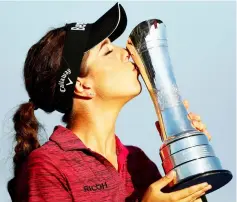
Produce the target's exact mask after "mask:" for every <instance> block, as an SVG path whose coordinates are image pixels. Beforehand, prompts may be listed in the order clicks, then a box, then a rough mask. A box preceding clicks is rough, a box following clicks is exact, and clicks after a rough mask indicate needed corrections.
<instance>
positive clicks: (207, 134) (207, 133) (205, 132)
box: [203, 129, 211, 141]
mask: <svg viewBox="0 0 237 202" xmlns="http://www.w3.org/2000/svg"><path fill="white" fill-rule="evenodd" d="M203 133H204V134H205V135H206V136H207V138H208V140H209V141H210V140H211V135H210V133H209V132H208V131H207V130H206V129H204V130H203Z"/></svg>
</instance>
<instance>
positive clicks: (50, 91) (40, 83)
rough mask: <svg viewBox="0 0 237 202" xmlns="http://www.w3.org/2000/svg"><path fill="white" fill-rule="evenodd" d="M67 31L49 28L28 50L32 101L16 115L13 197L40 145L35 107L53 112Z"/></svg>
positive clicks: (27, 80)
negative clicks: (21, 174)
mask: <svg viewBox="0 0 237 202" xmlns="http://www.w3.org/2000/svg"><path fill="white" fill-rule="evenodd" d="M65 36H66V31H65V30H64V27H60V28H56V29H52V30H50V31H48V32H47V33H46V34H45V36H43V37H42V38H41V39H40V40H39V41H38V42H37V43H35V44H34V45H33V46H32V47H31V48H30V49H29V51H28V53H27V57H26V60H25V63H24V69H23V73H24V81H25V88H26V90H27V93H28V95H29V97H30V98H31V100H32V101H31V102H26V103H24V104H21V105H20V106H19V108H18V109H17V111H16V113H15V114H14V117H13V123H14V129H15V139H16V146H15V155H14V157H13V163H14V177H13V178H12V179H11V180H10V181H9V182H8V192H9V194H10V196H11V199H12V201H14V202H15V201H20V199H19V198H18V196H17V195H16V189H15V188H16V179H17V176H18V173H19V172H20V169H21V165H22V164H23V162H24V161H25V160H26V158H27V157H28V155H29V154H30V153H31V152H32V151H33V150H35V149H37V148H39V147H40V143H39V140H38V137H37V133H38V130H39V126H40V124H39V123H38V121H37V119H36V117H35V114H34V108H35V107H36V106H37V107H39V108H41V109H42V110H44V111H45V112H47V113H50V112H53V111H54V107H53V102H54V99H53V98H54V92H55V87H56V74H57V70H58V69H59V68H60V62H61V57H62V51H63V46H64V40H65ZM69 117H70V112H67V113H65V115H64V117H63V121H64V122H68V120H69Z"/></svg>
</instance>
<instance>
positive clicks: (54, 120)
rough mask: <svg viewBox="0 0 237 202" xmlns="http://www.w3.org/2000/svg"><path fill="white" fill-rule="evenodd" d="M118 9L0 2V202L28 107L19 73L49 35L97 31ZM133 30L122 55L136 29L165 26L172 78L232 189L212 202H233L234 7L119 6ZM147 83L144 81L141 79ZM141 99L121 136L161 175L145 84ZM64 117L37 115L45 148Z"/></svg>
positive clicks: (5, 201) (123, 117)
mask: <svg viewBox="0 0 237 202" xmlns="http://www.w3.org/2000/svg"><path fill="white" fill-rule="evenodd" d="M115 3H116V1H103V2H101V1H93V2H91V1H88V2H85V1H84V2H83V1H81V2H66V1H58V2H53V1H52V2H43V1H42V2H33V1H32V2H30V1H27V2H19V1H16V2H0V26H1V37H0V56H1V60H0V71H1V73H0V92H1V100H0V121H1V122H0V123H1V127H0V128H1V132H0V196H1V197H0V201H1V202H10V197H9V195H8V192H7V189H6V185H7V182H8V180H9V179H11V177H12V170H13V167H12V155H13V154H14V153H13V147H14V144H15V142H14V130H13V125H12V116H13V114H14V112H15V110H16V109H17V107H18V105H19V104H21V103H23V102H26V101H28V99H29V98H28V95H27V93H26V91H25V88H24V82H23V76H22V68H23V64H24V60H25V57H26V53H27V51H28V49H29V48H30V47H31V46H32V45H33V43H35V42H37V41H38V40H39V39H40V38H41V37H42V36H43V35H44V34H45V33H46V32H47V31H49V30H50V29H51V28H54V27H57V26H62V25H64V24H65V23H67V22H85V23H92V22H94V21H95V20H96V19H97V18H98V17H100V16H101V15H102V14H104V13H105V12H106V11H107V10H108V9H109V8H110V7H112V6H113V5H114V4H115ZM120 3H121V4H122V5H123V6H124V8H125V10H126V12H127V16H128V25H127V29H126V31H125V32H124V34H123V35H122V36H121V37H120V38H119V39H118V40H117V41H115V42H114V43H115V44H116V45H119V46H123V47H125V44H126V40H127V38H128V36H129V34H130V32H131V31H132V29H133V28H134V27H135V26H136V25H137V24H138V23H140V22H141V21H143V20H147V19H150V18H158V19H161V20H162V21H163V22H164V23H165V24H166V26H167V33H168V44H169V52H170V56H171V60H172V64H173V68H174V69H173V71H174V73H175V76H176V80H177V84H178V87H179V90H180V92H181V95H182V97H183V99H187V100H188V101H189V104H190V111H191V112H194V113H197V114H199V115H200V116H201V118H202V121H203V123H205V124H206V125H207V129H208V131H209V132H210V134H211V135H212V140H211V145H212V147H213V148H214V151H215V153H216V156H217V157H219V159H220V160H221V163H222V165H223V168H225V169H228V170H230V171H231V172H232V174H233V176H234V177H233V179H232V181H231V182H230V183H229V184H227V185H226V186H224V187H222V188H221V189H219V190H217V191H215V192H213V193H211V194H209V195H207V198H208V201H210V202H223V201H226V202H234V201H236V199H235V192H236V167H235V165H236V136H235V134H236V130H235V123H236V116H235V112H236V95H235V93H236V89H235V88H236V85H235V76H236V72H235V71H236V68H235V67H236V60H235V59H236V19H235V15H236V5H235V2H233V1H232V2H205V1H200V2H187V1H186V2H178V1H176V2H173V1H172V2H168V1H166V2H159V1H157V2H155V1H153V2H152V1H151V2H145V1H138V2H137V1H120ZM140 80H141V81H142V79H140ZM118 85H119V84H118ZM142 85H143V91H142V93H141V94H140V95H139V96H138V97H136V98H135V99H133V100H132V101H130V102H129V103H128V104H127V105H126V106H125V107H124V108H123V110H122V111H121V113H120V115H119V118H118V121H117V126H116V134H117V135H118V136H119V137H120V139H121V140H122V142H123V143H124V144H129V145H136V146H139V147H140V148H142V149H143V150H144V151H145V153H146V154H147V155H148V157H149V158H150V159H151V160H153V161H154V162H155V163H156V165H157V166H158V168H159V170H160V172H161V173H162V175H163V174H164V172H163V169H162V166H161V160H160V156H159V148H160V146H161V144H162V142H161V139H160V136H159V134H158V132H157V130H156V128H155V121H156V120H157V117H156V114H155V110H154V107H153V103H152V101H151V99H150V96H149V93H148V91H147V90H146V88H145V86H144V84H143V81H142ZM61 116H62V115H61V114H60V113H58V112H54V113H52V114H46V113H44V112H43V111H42V110H37V111H36V117H37V118H38V120H39V121H40V123H41V124H43V125H44V129H45V130H42V131H41V132H40V134H39V136H40V140H41V143H44V142H45V141H46V140H47V139H48V138H49V136H50V135H51V133H52V130H53V128H54V126H55V125H58V124H62V122H61Z"/></svg>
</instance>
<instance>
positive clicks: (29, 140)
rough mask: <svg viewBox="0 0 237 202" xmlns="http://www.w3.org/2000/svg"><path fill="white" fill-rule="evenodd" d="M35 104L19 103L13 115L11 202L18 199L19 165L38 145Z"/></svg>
mask: <svg viewBox="0 0 237 202" xmlns="http://www.w3.org/2000/svg"><path fill="white" fill-rule="evenodd" d="M34 110H35V106H34V104H33V103H32V102H27V103H24V104H22V105H20V107H19V109H18V110H17V111H16V113H15V115H14V117H13V123H14V128H15V132H16V133H15V140H16V146H15V155H14V157H13V163H14V177H13V178H12V179H11V180H10V181H9V182H8V186H7V189H8V192H9V194H10V196H11V199H12V201H13V202H16V201H19V200H18V197H17V193H16V190H15V188H16V178H17V176H18V173H19V172H20V168H21V165H22V164H23V163H24V162H25V160H26V158H27V157H28V156H29V154H30V153H31V152H32V151H33V150H35V149H37V148H39V147H40V143H39V140H38V138H37V133H38V128H39V123H38V121H37V119H36V117H35V114H34Z"/></svg>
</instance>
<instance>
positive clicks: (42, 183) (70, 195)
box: [19, 126, 161, 202]
mask: <svg viewBox="0 0 237 202" xmlns="http://www.w3.org/2000/svg"><path fill="white" fill-rule="evenodd" d="M115 138H116V153H117V159H118V171H117V170H116V169H115V168H114V166H113V165H112V164H111V163H110V162H109V161H108V160H107V159H106V158H104V157H103V156H102V155H100V154H98V153H96V152H94V151H92V150H91V149H90V148H88V147H86V146H85V145H84V144H83V142H82V141H81V140H80V139H79V138H78V137H77V136H76V135H75V134H74V133H72V131H71V130H69V129H67V128H65V127H63V126H56V127H55V129H54V132H53V134H52V135H51V136H50V138H49V141H47V142H46V143H45V144H44V145H43V146H41V147H40V148H38V149H36V150H34V151H33V152H32V153H31V154H30V156H29V158H28V162H27V164H26V169H25V170H24V172H25V174H26V175H27V178H26V177H25V179H27V180H26V183H25V185H23V184H22V183H24V182H23V181H24V180H23V179H20V180H19V183H21V184H19V185H20V187H19V188H23V187H26V186H27V195H28V196H27V195H26V196H25V197H27V198H28V200H26V201H30V202H36V201H37V202H38V201H40V202H42V201H44V202H45V201H50V202H69V201H70V202H72V201H74V202H90V201H91V202H92V201H93V202H94V201H96V202H100V201H101V202H106V201H109V202H122V201H140V200H141V199H142V196H143V194H144V192H145V190H146V189H147V187H148V186H149V185H150V184H151V183H153V182H155V181H156V180H158V179H160V178H161V175H160V173H159V171H158V169H157V166H156V165H155V164H154V163H153V162H152V161H151V160H150V159H149V158H148V157H147V156H146V155H145V153H144V152H143V151H142V150H141V149H140V148H138V147H135V146H125V145H123V144H122V143H121V141H120V140H119V138H118V137H117V136H116V135H115ZM23 176H24V175H22V178H23ZM19 190H20V189H19ZM23 192H24V191H23V190H21V191H20V194H21V195H24V193H23Z"/></svg>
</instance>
